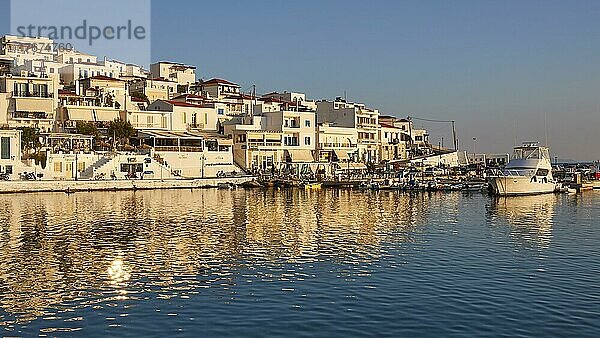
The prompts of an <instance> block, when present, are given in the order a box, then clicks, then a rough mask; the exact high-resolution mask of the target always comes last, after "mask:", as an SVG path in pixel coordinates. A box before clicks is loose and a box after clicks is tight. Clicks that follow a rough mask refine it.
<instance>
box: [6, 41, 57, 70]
mask: <svg viewBox="0 0 600 338" xmlns="http://www.w3.org/2000/svg"><path fill="white" fill-rule="evenodd" d="M0 45H1V46H0V55H6V56H8V57H11V58H12V59H13V60H14V65H15V66H22V65H24V64H25V61H27V60H46V61H53V60H54V55H55V51H54V41H53V40H51V39H48V38H44V37H40V38H38V37H35V38H31V37H22V36H14V35H5V36H3V37H2V38H1V39H0Z"/></svg>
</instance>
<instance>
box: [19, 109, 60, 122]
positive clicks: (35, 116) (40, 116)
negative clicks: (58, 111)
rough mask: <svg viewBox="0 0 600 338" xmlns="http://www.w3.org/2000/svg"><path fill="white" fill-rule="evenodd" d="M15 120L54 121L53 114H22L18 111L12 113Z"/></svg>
mask: <svg viewBox="0 0 600 338" xmlns="http://www.w3.org/2000/svg"><path fill="white" fill-rule="evenodd" d="M12 118H13V119H28V120H52V119H53V118H54V115H53V114H48V113H43V112H21V111H16V112H13V113H12Z"/></svg>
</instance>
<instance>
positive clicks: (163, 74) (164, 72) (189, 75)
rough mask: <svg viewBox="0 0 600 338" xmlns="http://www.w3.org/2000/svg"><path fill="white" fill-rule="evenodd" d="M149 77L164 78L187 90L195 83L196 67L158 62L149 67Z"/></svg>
mask: <svg viewBox="0 0 600 338" xmlns="http://www.w3.org/2000/svg"><path fill="white" fill-rule="evenodd" d="M150 76H151V77H153V78H157V77H160V78H164V79H167V80H170V81H173V82H176V83H177V84H178V85H180V86H183V87H185V89H186V91H187V88H189V86H190V85H191V84H193V83H194V82H196V67H195V66H189V65H184V64H182V63H176V62H168V61H160V62H157V63H153V64H151V65H150ZM180 92H182V91H180Z"/></svg>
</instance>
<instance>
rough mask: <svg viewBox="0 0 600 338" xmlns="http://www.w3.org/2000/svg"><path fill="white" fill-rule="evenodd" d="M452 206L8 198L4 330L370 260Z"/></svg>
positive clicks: (199, 196) (351, 200)
mask: <svg viewBox="0 0 600 338" xmlns="http://www.w3.org/2000/svg"><path fill="white" fill-rule="evenodd" d="M448 202H450V203H448ZM454 202H456V201H454ZM454 202H452V201H451V200H447V201H445V202H443V201H441V200H440V197H439V196H431V195H429V196H428V195H426V194H419V195H415V196H409V195H405V194H398V193H394V192H381V193H370V192H365V193H356V192H349V191H344V190H325V191H321V192H311V191H303V190H284V191H276V190H252V191H243V190H237V191H220V190H197V191H186V190H177V191H143V192H115V193H78V194H74V195H64V194H30V195H10V196H8V195H6V196H0V206H2V210H4V212H0V222H1V224H0V244H1V247H2V249H1V250H0V271H2V273H1V274H0V295H1V298H0V306H1V307H2V310H0V326H5V327H8V328H9V330H10V328H15V327H16V326H18V325H20V324H23V323H26V322H29V321H32V320H34V319H36V318H45V319H48V320H50V321H51V322H52V323H57V322H60V323H61V324H60V325H58V324H56V325H58V326H53V327H49V328H47V329H48V332H56V331H63V330H71V329H77V325H78V322H79V321H78V320H73V318H72V316H71V313H72V312H73V311H74V310H75V309H77V308H83V307H90V306H91V307H93V308H94V309H96V308H102V307H104V306H113V305H114V302H116V301H119V300H124V299H136V297H138V295H139V294H140V293H142V292H148V291H151V292H156V293H157V294H158V296H157V297H159V298H161V299H169V298H170V297H189V295H190V294H194V293H197V292H199V290H203V289H205V288H215V289H216V291H215V292H220V293H222V294H223V295H225V296H227V295H228V293H229V292H231V291H230V286H231V285H233V284H234V277H235V275H236V274H237V271H239V270H240V269H243V268H250V269H252V268H253V267H256V266H259V265H260V266H276V265H278V264H297V263H310V262H314V261H317V260H318V261H330V262H332V263H344V264H358V263H364V262H369V261H372V260H375V259H377V258H378V257H380V256H381V254H382V252H381V250H382V244H383V243H386V242H393V243H394V245H395V246H399V245H402V243H415V242H417V241H419V238H420V237H419V226H421V225H422V224H424V223H425V222H426V219H427V217H430V213H431V212H432V211H431V210H430V208H429V205H430V204H432V203H433V204H437V205H440V204H444V203H446V205H447V206H450V209H451V210H454V211H456V210H457V208H456V207H455V206H454V207H452V205H453V203H454ZM448 215H452V212H450V213H449V214H448ZM449 217H452V216H449ZM292 274H293V273H292ZM298 274H299V275H300V273H298ZM284 277H285V278H290V276H283V273H282V275H281V276H274V277H273V276H270V277H269V278H284ZM265 278H267V277H265ZM61 325H62V326H61Z"/></svg>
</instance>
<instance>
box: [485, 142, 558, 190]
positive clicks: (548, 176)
mask: <svg viewBox="0 0 600 338" xmlns="http://www.w3.org/2000/svg"><path fill="white" fill-rule="evenodd" d="M488 182H489V184H490V189H491V190H492V192H493V193H494V194H496V195H499V196H514V195H536V194H546V193H552V192H554V191H555V190H556V186H557V183H556V181H555V180H554V177H553V176H552V163H551V162H550V154H549V150H548V148H547V147H541V146H539V145H538V144H537V143H524V144H523V145H522V146H518V147H515V148H514V152H513V156H512V158H511V160H510V161H509V162H508V164H507V165H506V168H505V169H504V170H501V171H495V172H494V173H492V175H491V176H489V177H488Z"/></svg>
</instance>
